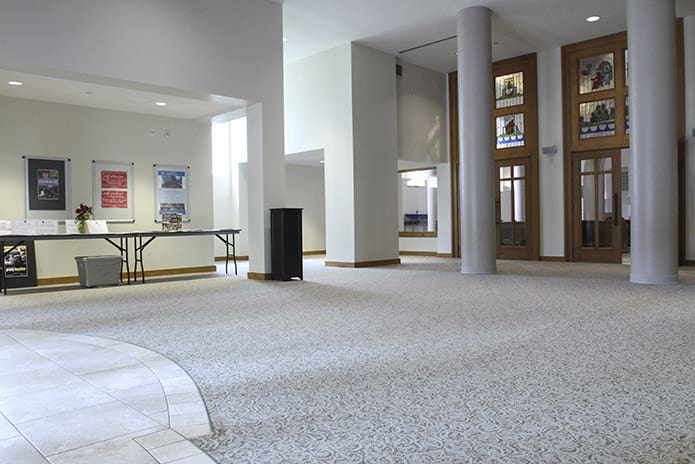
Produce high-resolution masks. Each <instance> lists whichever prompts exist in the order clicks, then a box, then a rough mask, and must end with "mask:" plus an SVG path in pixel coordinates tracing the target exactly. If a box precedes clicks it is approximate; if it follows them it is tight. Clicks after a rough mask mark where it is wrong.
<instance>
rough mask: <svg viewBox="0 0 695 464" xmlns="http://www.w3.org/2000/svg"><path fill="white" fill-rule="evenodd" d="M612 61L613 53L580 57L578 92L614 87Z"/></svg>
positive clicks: (583, 92)
mask: <svg viewBox="0 0 695 464" xmlns="http://www.w3.org/2000/svg"><path fill="white" fill-rule="evenodd" d="M613 63H614V59H613V53H604V54H602V55H594V56H590V57H587V58H582V59H580V60H579V76H578V77H579V93H580V94H585V93H591V92H599V91H601V90H606V89H613V88H615V74H614V72H613V71H614V66H613Z"/></svg>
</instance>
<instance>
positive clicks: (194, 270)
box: [36, 266, 217, 286]
mask: <svg viewBox="0 0 695 464" xmlns="http://www.w3.org/2000/svg"><path fill="white" fill-rule="evenodd" d="M216 271H217V267H216V266H195V267H180V268H174V269H153V270H151V271H145V278H147V277H162V276H173V275H181V274H200V273H205V272H216ZM139 276H140V274H139V273H138V277H139ZM122 278H123V282H127V281H128V276H127V275H125V274H123V275H122ZM36 283H37V285H39V286H42V285H70V284H78V283H80V278H79V276H64V277H44V278H40V279H36Z"/></svg>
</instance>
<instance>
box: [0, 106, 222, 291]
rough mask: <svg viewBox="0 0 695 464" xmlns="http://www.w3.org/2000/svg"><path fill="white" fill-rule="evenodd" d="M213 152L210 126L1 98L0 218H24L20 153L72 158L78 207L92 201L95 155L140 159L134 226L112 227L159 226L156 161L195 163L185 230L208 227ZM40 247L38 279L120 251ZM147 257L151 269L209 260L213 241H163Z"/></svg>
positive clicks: (99, 245)
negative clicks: (84, 257) (91, 257)
mask: <svg viewBox="0 0 695 464" xmlns="http://www.w3.org/2000/svg"><path fill="white" fill-rule="evenodd" d="M150 129H154V130H155V134H154V135H152V134H150ZM164 129H169V133H170V136H169V137H164V136H163V130H164ZM210 150H211V137H210V125H209V124H207V123H200V122H194V121H189V120H182V119H173V118H163V117H158V116H150V115H141V114H135V113H125V112H119V111H107V110H100V109H94V108H85V107H80V106H73V105H63V104H59V103H44V102H38V101H32V100H23V99H15V98H8V97H0V166H2V169H0V197H1V198H3V199H4V200H3V201H2V202H0V218H2V219H9V220H14V219H20V218H23V217H24V191H25V187H24V176H25V174H24V164H23V160H22V158H21V157H22V155H41V156H58V157H69V158H70V159H71V160H72V161H71V175H72V182H71V184H72V185H71V187H72V189H71V190H72V203H73V204H72V209H74V208H75V207H76V206H77V205H78V204H79V203H81V202H86V203H89V204H92V160H95V159H96V160H106V161H130V162H135V169H134V171H135V173H134V177H135V179H134V198H133V200H134V207H135V208H134V212H135V224H117V223H114V224H109V229H110V230H112V231H127V230H153V229H154V230H156V229H159V228H161V226H160V225H159V224H155V222H154V211H155V206H154V179H153V171H152V165H153V164H155V163H158V164H181V165H190V167H191V170H190V176H191V183H190V193H189V195H190V199H189V200H190V208H189V209H190V218H191V223H190V224H187V225H186V227H190V228H209V227H211V226H212V225H213V211H212V205H211V202H210V199H211V198H212V184H211V182H210V181H209V179H210V172H211V169H212V166H211V161H210ZM36 249H37V267H38V276H39V277H40V278H45V277H59V276H71V275H75V274H76V267H75V261H74V257H75V256H79V255H98V254H114V253H117V251H116V250H115V249H114V248H113V247H112V246H111V245H109V244H108V243H106V242H105V241H104V240H70V241H65V242H37V243H36ZM144 259H145V268H146V269H150V270H152V269H162V268H181V267H191V266H205V265H211V264H213V246H212V238H211V237H186V238H167V239H157V240H155V241H154V242H153V243H152V244H151V245H150V246H149V247H148V248H147V250H146V251H145V253H144Z"/></svg>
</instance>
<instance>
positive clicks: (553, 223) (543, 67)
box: [538, 48, 565, 256]
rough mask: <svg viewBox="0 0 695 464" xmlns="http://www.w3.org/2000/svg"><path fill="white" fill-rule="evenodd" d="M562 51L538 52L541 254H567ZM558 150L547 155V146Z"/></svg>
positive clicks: (555, 49)
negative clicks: (543, 149) (544, 152)
mask: <svg viewBox="0 0 695 464" xmlns="http://www.w3.org/2000/svg"><path fill="white" fill-rule="evenodd" d="M562 118H563V113H562V53H561V49H560V48H554V49H551V50H543V51H540V52H538V136H539V139H538V140H539V147H538V148H539V153H538V161H539V162H538V169H539V195H540V255H541V256H565V248H564V247H565V229H564V227H565V226H564V191H563V188H564V187H563V184H564V182H563V175H564V174H563V142H562V141H563V136H562ZM552 145H556V146H557V153H555V154H554V155H544V154H542V152H541V150H542V147H544V146H552Z"/></svg>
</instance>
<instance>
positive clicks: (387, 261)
mask: <svg viewBox="0 0 695 464" xmlns="http://www.w3.org/2000/svg"><path fill="white" fill-rule="evenodd" d="M325 264H326V266H327V267H349V268H358V267H375V266H389V265H391V264H401V259H400V258H393V259H382V260H379V261H359V262H356V263H350V262H343V261H326V263H325Z"/></svg>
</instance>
